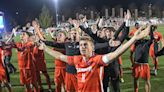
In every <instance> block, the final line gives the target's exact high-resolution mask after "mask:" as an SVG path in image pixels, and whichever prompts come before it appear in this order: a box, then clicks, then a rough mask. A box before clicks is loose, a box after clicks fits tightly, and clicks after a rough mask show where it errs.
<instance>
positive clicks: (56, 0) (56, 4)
mask: <svg viewBox="0 0 164 92" xmlns="http://www.w3.org/2000/svg"><path fill="white" fill-rule="evenodd" d="M54 1H55V12H56V25H57V26H58V23H59V22H58V21H59V19H58V17H59V14H58V0H54Z"/></svg>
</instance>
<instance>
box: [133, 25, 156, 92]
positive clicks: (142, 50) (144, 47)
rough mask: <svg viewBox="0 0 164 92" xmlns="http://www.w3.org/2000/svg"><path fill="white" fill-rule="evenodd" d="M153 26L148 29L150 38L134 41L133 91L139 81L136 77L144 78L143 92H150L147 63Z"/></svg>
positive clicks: (136, 90) (137, 87)
mask: <svg viewBox="0 0 164 92" xmlns="http://www.w3.org/2000/svg"><path fill="white" fill-rule="evenodd" d="M153 40H154V37H153V27H152V26H151V29H150V40H146V39H141V40H139V41H137V42H136V43H135V47H134V48H135V49H134V59H133V60H134V61H132V65H133V70H132V71H133V77H134V91H135V92H138V89H139V82H138V79H139V78H142V79H144V80H145V92H150V90H151V84H150V68H149V64H148V57H149V48H150V45H151V44H152V43H153Z"/></svg>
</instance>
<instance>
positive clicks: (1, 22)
mask: <svg viewBox="0 0 164 92" xmlns="http://www.w3.org/2000/svg"><path fill="white" fill-rule="evenodd" d="M3 28H4V21H3V16H0V29H3Z"/></svg>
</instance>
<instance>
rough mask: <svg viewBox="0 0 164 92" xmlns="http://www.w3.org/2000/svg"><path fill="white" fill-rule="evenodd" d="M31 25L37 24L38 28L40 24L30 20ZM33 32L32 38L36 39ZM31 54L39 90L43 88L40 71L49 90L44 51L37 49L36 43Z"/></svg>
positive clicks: (49, 83) (49, 84)
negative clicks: (33, 59)
mask: <svg viewBox="0 0 164 92" xmlns="http://www.w3.org/2000/svg"><path fill="white" fill-rule="evenodd" d="M32 25H33V26H38V28H40V25H39V23H38V22H37V21H32ZM34 34H35V37H34V39H35V40H38V35H37V34H36V31H34ZM42 34H43V33H42ZM33 56H34V58H35V64H36V73H37V80H38V84H39V87H40V90H41V91H42V90H43V87H42V81H41V76H40V72H42V73H43V75H44V76H45V78H46V82H47V84H48V90H49V91H51V82H50V77H49V75H48V72H47V67H46V61H45V56H44V51H43V50H39V48H38V46H37V44H36V45H35V47H34V50H33Z"/></svg>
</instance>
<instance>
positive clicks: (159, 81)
mask: <svg viewBox="0 0 164 92" xmlns="http://www.w3.org/2000/svg"><path fill="white" fill-rule="evenodd" d="M158 31H159V32H161V33H162V34H164V26H159V28H158ZM47 38H48V39H50V37H49V36H47ZM15 40H16V41H19V36H18V37H16V38H15ZM129 54H130V53H129V51H126V53H124V54H123V55H122V60H123V69H124V80H125V82H124V83H121V92H133V77H132V74H131V70H130V67H131V63H130V60H129ZM45 57H46V61H47V70H48V74H49V75H50V79H51V83H52V88H53V91H54V89H55V84H54V82H53V81H54V58H53V57H51V56H49V55H47V54H45ZM163 61H164V57H163V56H162V57H159V70H158V75H157V77H155V76H153V75H151V92H163V89H164V88H163V87H164V86H163V85H164V62H163ZM12 63H13V64H14V66H15V67H16V68H17V72H16V73H15V74H10V77H11V84H12V90H13V92H24V90H25V89H24V86H21V85H20V81H19V69H18V63H17V53H16V50H15V49H13V56H12ZM149 64H150V67H151V69H152V68H153V65H152V62H151V59H150V58H149ZM41 75H42V76H41V78H42V84H43V87H44V89H47V85H46V80H45V77H44V76H43V74H41ZM139 81H140V85H139V92H144V81H143V80H142V79H140V80H139ZM2 92H6V89H3V91H2ZM45 92H46V90H45Z"/></svg>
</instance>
